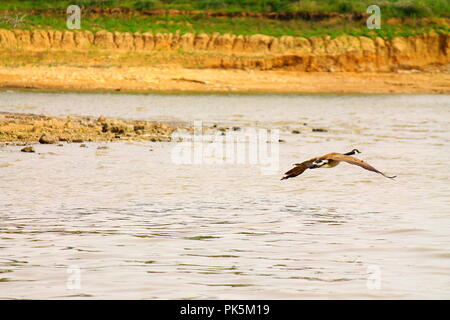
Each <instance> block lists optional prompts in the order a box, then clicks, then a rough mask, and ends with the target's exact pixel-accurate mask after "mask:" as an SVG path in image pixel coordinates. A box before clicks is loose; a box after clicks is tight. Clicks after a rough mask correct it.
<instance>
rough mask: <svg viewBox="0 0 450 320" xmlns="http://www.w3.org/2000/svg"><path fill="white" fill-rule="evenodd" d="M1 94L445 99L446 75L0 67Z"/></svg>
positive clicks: (448, 77)
mask: <svg viewBox="0 0 450 320" xmlns="http://www.w3.org/2000/svg"><path fill="white" fill-rule="evenodd" d="M0 89H34V90H50V91H86V92H94V91H100V92H102V91H106V92H135V93H151V92H175V93H190V92H210V93H267V92H270V93H338V94H343V93H365V94H370V93H375V94H388V93H406V94H409V93H436V94H450V74H449V73H445V72H438V73H423V72H413V71H402V72H399V73H355V72H344V73H328V72H314V73H308V72H295V71H269V70H266V71H261V70H218V69H187V68H183V67H180V66H166V67H159V68H157V67H129V68H122V67H107V68H104V67H102V68H99V67H68V66H53V67H51V66H24V67H14V68H13V67H0Z"/></svg>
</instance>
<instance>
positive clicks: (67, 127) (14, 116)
mask: <svg viewBox="0 0 450 320" xmlns="http://www.w3.org/2000/svg"><path fill="white" fill-rule="evenodd" d="M179 129H181V130H190V128H189V127H187V126H184V125H175V124H172V123H164V122H158V121H144V120H123V119H116V118H106V117H104V116H100V117H98V118H96V117H92V116H78V115H77V116H58V117H56V116H48V115H43V114H33V113H18V112H2V111H0V143H4V144H7V145H8V144H15V145H20V146H26V145H30V144H55V145H58V144H61V143H62V142H65V143H83V142H113V141H141V142H146V141H151V142H168V141H171V140H172V139H171V134H172V133H173V132H174V131H176V130H179Z"/></svg>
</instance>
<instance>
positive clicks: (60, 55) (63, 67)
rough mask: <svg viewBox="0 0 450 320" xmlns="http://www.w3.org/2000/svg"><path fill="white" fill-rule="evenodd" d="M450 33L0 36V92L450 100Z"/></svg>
mask: <svg viewBox="0 0 450 320" xmlns="http://www.w3.org/2000/svg"><path fill="white" fill-rule="evenodd" d="M449 63H450V36H449V35H446V34H428V35H421V36H417V37H407V38H394V39H392V40H385V39H381V38H376V39H369V38H366V37H353V36H343V37H338V38H336V39H331V38H330V37H324V38H320V37H318V38H309V39H306V38H298V37H291V36H284V37H281V38H274V37H270V36H264V35H253V36H242V35H240V36H236V35H230V34H225V35H220V34H212V35H208V34H189V33H187V34H184V35H180V34H159V33H158V34H150V33H144V34H140V33H135V34H131V33H117V32H116V33H110V32H106V31H101V32H97V33H95V34H94V33H91V32H87V31H83V32H78V31H76V32H70V31H64V32H60V31H45V30H34V31H26V30H12V31H10V30H1V29H0V88H3V89H8V88H19V89H38V90H69V91H72V90H75V91H76V90H80V91H122V92H161V91H175V92H273V93H449V92H450V79H449Z"/></svg>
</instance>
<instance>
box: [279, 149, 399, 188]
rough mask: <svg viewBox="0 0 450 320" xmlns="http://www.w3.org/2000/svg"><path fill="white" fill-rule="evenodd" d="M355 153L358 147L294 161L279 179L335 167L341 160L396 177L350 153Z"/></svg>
mask: <svg viewBox="0 0 450 320" xmlns="http://www.w3.org/2000/svg"><path fill="white" fill-rule="evenodd" d="M356 153H361V152H360V151H359V150H358V149H353V150H352V151H350V152H347V153H344V154H342V153H336V152H333V153H328V154H326V155H324V156H321V157H316V158H312V159H310V160H307V161H304V162H302V163H296V164H294V166H295V167H294V168H292V169H291V170H289V171H288V172H286V173H285V174H284V177H283V178H281V180H285V179H289V178H294V177H296V176H298V175H301V174H302V173H303V172H304V171H305V170H306V169H317V168H333V167H336V166H337V165H338V164H339V163H340V162H341V161H344V162H347V163H350V164H354V165H357V166H360V167H361V168H364V169H366V170H369V171H373V172H376V173H379V174H381V175H383V176H385V177H386V178H389V179H394V178H395V177H396V176H391V177H390V176H387V175H385V174H384V173H383V172H381V171H378V170H377V169H375V168H374V167H372V166H371V165H370V164H368V163H367V162H364V161H362V160H359V159H357V158H355V157H352V155H354V154H356Z"/></svg>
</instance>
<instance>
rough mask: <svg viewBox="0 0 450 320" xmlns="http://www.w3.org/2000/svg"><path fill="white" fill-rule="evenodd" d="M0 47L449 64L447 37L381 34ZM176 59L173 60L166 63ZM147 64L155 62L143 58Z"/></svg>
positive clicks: (340, 68)
mask: <svg viewBox="0 0 450 320" xmlns="http://www.w3.org/2000/svg"><path fill="white" fill-rule="evenodd" d="M0 48H1V49H5V50H20V51H32V52H36V51H48V50H54V51H61V50H62V51H74V50H76V51H89V50H91V51H92V50H98V51H110V52H114V53H115V54H119V55H126V54H127V53H131V52H133V53H143V54H145V53H161V52H173V53H183V54H186V53H188V54H189V53H192V63H191V65H189V64H190V63H189V59H187V60H186V59H184V60H183V64H184V66H186V67H197V68H222V69H244V68H245V69H248V68H251V69H259V70H273V69H285V70H295V71H305V72H320V71H323V72H330V71H331V72H334V71H336V72H390V71H396V70H399V69H418V70H420V69H422V68H424V67H427V66H430V65H434V66H445V65H447V64H449V62H450V35H448V34H435V33H434V34H426V35H421V36H416V37H404V38H401V37H397V38H394V39H392V40H386V39H382V38H375V39H370V38H367V37H353V36H341V37H338V38H335V39H332V38H330V37H323V38H321V37H316V38H309V39H307V38H300V37H291V36H283V37H281V38H275V37H270V36H265V35H252V36H243V35H231V34H224V35H220V34H218V33H215V34H211V35H208V34H204V33H202V34H190V33H186V34H183V35H181V34H177V33H175V34H161V33H157V34H151V33H143V34H141V33H133V34H132V33H119V32H114V33H111V32H107V31H100V32H97V33H91V32H89V31H63V32H61V31H52V30H33V31H28V30H0ZM172 62H173V63H174V64H176V63H177V61H176V58H175V59H174V60H173V61H172ZM147 64H149V65H157V64H158V59H155V61H154V62H152V61H151V59H150V60H147Z"/></svg>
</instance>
